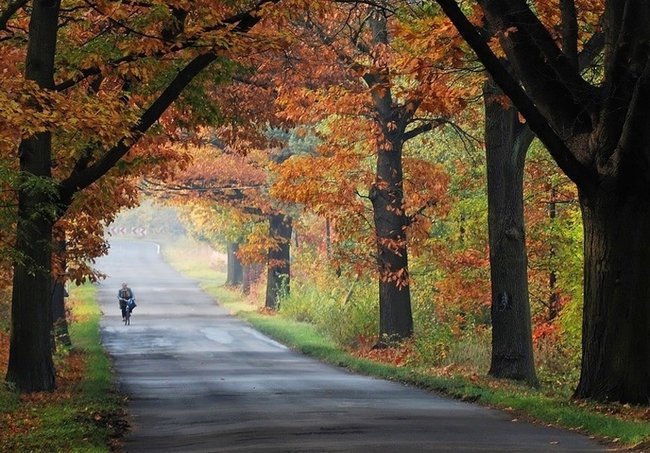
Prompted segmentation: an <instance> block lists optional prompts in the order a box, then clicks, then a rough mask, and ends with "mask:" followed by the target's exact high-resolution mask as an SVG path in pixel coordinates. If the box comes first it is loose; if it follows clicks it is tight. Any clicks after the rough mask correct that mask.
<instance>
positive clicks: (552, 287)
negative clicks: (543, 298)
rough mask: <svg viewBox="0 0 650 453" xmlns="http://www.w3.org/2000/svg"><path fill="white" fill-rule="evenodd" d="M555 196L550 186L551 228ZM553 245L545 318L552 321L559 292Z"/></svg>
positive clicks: (558, 312)
mask: <svg viewBox="0 0 650 453" xmlns="http://www.w3.org/2000/svg"><path fill="white" fill-rule="evenodd" d="M556 196H557V190H556V189H555V187H551V199H550V201H549V203H548V218H549V219H550V220H551V228H552V227H553V224H554V223H555V218H556V217H557V203H556V202H555V197H556ZM555 255H556V254H555V245H554V244H553V243H551V244H550V249H549V259H550V262H551V271H550V272H549V273H548V290H549V296H548V317H547V320H548V321H549V322H552V321H554V320H555V318H557V316H558V315H559V314H560V293H559V291H558V290H557V272H556V271H555Z"/></svg>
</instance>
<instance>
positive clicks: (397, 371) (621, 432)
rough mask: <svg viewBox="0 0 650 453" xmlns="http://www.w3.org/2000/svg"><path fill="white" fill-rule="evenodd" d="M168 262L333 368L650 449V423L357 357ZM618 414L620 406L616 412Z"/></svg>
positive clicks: (180, 256) (501, 384)
mask: <svg viewBox="0 0 650 453" xmlns="http://www.w3.org/2000/svg"><path fill="white" fill-rule="evenodd" d="M163 250H164V253H165V257H166V258H167V260H168V261H169V262H170V263H171V264H172V265H173V266H175V267H176V268H177V269H179V270H180V271H181V272H183V273H185V274H186V275H187V276H189V277H192V278H195V279H197V280H198V281H199V283H200V285H201V286H202V287H203V288H204V289H205V290H206V292H208V293H209V294H211V295H212V296H213V297H215V298H216V299H217V300H218V301H219V303H220V304H222V305H224V306H226V307H228V308H230V309H231V311H233V312H234V313H235V314H237V315H238V316H239V317H241V318H243V319H245V320H247V321H248V322H250V323H251V324H252V325H253V326H254V327H255V328H257V329H258V330H260V331H261V332H263V333H265V334H267V335H269V336H271V337H273V338H274V339H276V340H278V341H280V342H282V343H284V344H286V345H287V346H289V347H291V348H293V349H295V350H297V351H300V352H302V353H303V354H306V355H309V356H313V357H315V358H318V359H320V360H323V361H325V362H327V363H330V364H333V365H336V366H341V367H345V368H347V369H350V370H352V371H354V372H358V373H362V374H367V375H371V376H376V377H380V378H384V379H388V380H393V381H400V382H404V383H409V384H411V385H414V386H417V387H420V388H423V389H427V390H430V391H435V392H438V393H442V394H444V395H448V396H451V397H453V398H457V399H461V400H465V401H472V402H476V403H479V404H482V405H486V406H491V407H496V408H500V409H503V410H506V411H508V412H510V413H512V416H513V418H519V419H530V420H532V421H537V422H541V423H545V424H552V425H555V426H560V427H564V428H569V429H574V430H578V431H580V432H583V433H585V434H588V435H592V436H595V437H598V438H601V439H603V440H609V441H611V442H614V443H616V444H618V445H621V446H626V447H630V446H635V445H636V446H638V445H641V444H643V445H644V446H645V445H648V442H650V423H648V422H647V421H645V420H641V419H633V418H632V419H625V418H620V417H616V416H613V415H607V414H604V413H602V411H599V410H598V407H597V406H598V405H597V404H595V403H584V402H582V403H579V402H574V401H570V400H569V399H568V398H565V397H563V396H561V395H557V394H552V395H549V393H551V392H548V389H546V390H547V391H546V392H545V391H544V390H543V389H541V390H538V389H531V388H529V387H527V386H524V385H520V384H517V383H514V382H507V381H499V380H493V379H488V378H485V377H481V378H479V379H471V378H469V377H466V376H462V375H456V376H450V377H447V376H444V377H441V376H437V375H434V374H432V373H427V372H426V370H422V369H419V368H417V366H414V367H409V366H400V367H397V366H392V365H388V364H383V363H379V362H374V361H371V360H366V359H362V358H358V357H356V356H353V355H351V354H349V353H348V352H346V351H345V350H343V349H342V348H341V347H339V346H338V345H337V344H336V342H334V341H333V340H332V339H331V338H328V337H327V336H325V335H324V334H323V333H321V332H319V331H318V329H317V328H316V326H314V325H312V324H309V323H305V322H299V321H295V320H292V319H289V318H287V317H285V316H282V315H281V314H280V315H276V316H268V315H264V314H261V313H259V312H257V311H255V308H256V307H255V306H254V305H251V304H250V303H247V302H245V301H243V297H242V295H241V294H240V293H238V292H237V291H231V290H229V289H228V288H225V287H223V286H222V284H223V281H225V276H224V275H223V273H222V272H218V270H217V269H210V268H209V267H208V266H206V264H205V261H203V262H202V260H201V259H197V257H196V255H194V254H189V253H187V252H186V251H184V250H185V248H184V247H183V246H178V244H177V245H171V246H166V247H164V249H163ZM612 407H613V408H614V410H615V408H616V406H615V405H614V406H612Z"/></svg>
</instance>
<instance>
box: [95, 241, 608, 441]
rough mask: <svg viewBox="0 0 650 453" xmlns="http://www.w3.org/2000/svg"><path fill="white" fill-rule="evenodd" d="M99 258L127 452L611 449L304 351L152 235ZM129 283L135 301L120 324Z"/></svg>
mask: <svg viewBox="0 0 650 453" xmlns="http://www.w3.org/2000/svg"><path fill="white" fill-rule="evenodd" d="M97 267H98V268H99V269H101V270H102V271H104V272H105V273H107V274H108V275H109V278H108V279H107V280H106V281H105V282H103V283H102V284H101V285H100V286H99V293H98V294H99V299H100V303H101V306H102V311H103V312H104V318H103V321H102V339H103V342H104V344H105V347H106V349H107V350H108V352H109V353H110V355H111V356H112V357H113V359H114V364H115V369H116V372H117V379H118V384H119V387H120V389H121V390H122V391H124V392H125V393H126V394H128V396H129V400H130V402H129V408H128V409H129V412H130V414H131V420H130V422H131V425H132V431H131V433H129V434H128V435H127V437H126V439H125V450H126V451H127V452H321V451H338V452H399V453H404V452H425V451H426V452H444V451H483V452H485V451H492V452H504V451H518V452H524V451H526V452H533V451H534V452H542V451H549V452H558V451H604V450H605V449H604V447H602V446H600V445H598V444H597V443H595V442H594V441H591V440H590V439H588V438H586V437H583V436H580V435H577V434H574V433H570V432H564V431H561V430H556V429H551V428H546V427H542V426H536V425H531V424H527V423H521V422H513V421H511V417H509V416H508V415H507V414H504V413H502V412H499V411H494V410H490V409H485V408H481V407H478V406H475V405H472V404H467V403H462V402H458V401H454V400H448V399H444V398H440V397H438V396H435V395H432V394H429V393H426V392H424V391H420V390H417V389H413V388H409V387H405V386H404V385H401V384H398V383H393V382H387V381H383V380H379V379H373V378H368V377H364V376H357V375H354V374H351V373H349V372H347V371H345V370H342V369H338V368H334V367H331V366H328V365H324V364H322V363H320V362H318V361H315V360H312V359H310V358H306V357H304V356H301V355H299V354H296V353H294V352H292V351H290V350H288V349H287V348H285V347H284V346H282V345H280V344H278V343H276V342H275V341H273V340H271V339H269V338H267V337H265V336H264V335H262V334H260V333H258V332H256V331H255V330H253V329H252V328H251V327H249V326H248V325H247V324H245V323H243V322H241V321H239V320H237V319H235V318H233V317H231V316H229V315H228V314H227V311H226V310H225V309H222V308H221V307H219V306H217V305H216V304H215V303H214V301H213V300H211V299H210V297H208V296H207V295H205V294H204V293H202V292H201V291H200V289H199V288H198V286H197V285H196V284H195V283H194V282H193V281H191V280H188V279H186V278H184V277H183V276H181V275H180V274H178V273H177V272H176V271H174V270H173V269H172V268H171V267H170V266H168V265H167V264H165V263H164V262H163V260H162V258H161V256H160V255H159V254H158V253H157V246H156V245H155V244H153V243H150V242H126V241H124V242H120V241H114V242H113V244H112V246H111V253H110V255H109V256H108V257H105V258H102V259H101V260H100V261H99V262H98V264H97ZM122 281H126V282H128V283H129V284H130V286H131V287H132V288H133V290H134V292H135V296H136V300H137V303H138V307H137V308H136V309H135V311H134V313H133V318H132V324H131V325H130V326H124V325H123V324H122V323H121V316H120V311H119V308H118V304H117V296H116V295H117V290H118V288H119V285H120V283H121V282H122Z"/></svg>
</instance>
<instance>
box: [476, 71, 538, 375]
mask: <svg viewBox="0 0 650 453" xmlns="http://www.w3.org/2000/svg"><path fill="white" fill-rule="evenodd" d="M500 94H501V91H500V90H499V89H498V88H497V87H496V86H495V85H494V83H493V82H492V81H491V80H489V81H488V82H486V84H485V86H484V98H485V116H486V125H485V149H486V159H487V187H488V226H489V243H490V278H491V285H492V306H491V315H492V357H491V362H490V370H489V374H490V375H491V376H494V377H497V378H506V379H515V380H523V381H527V382H529V383H531V384H536V383H537V377H536V374H535V364H534V361H533V344H532V333H531V320H530V304H529V299H528V273H527V272H528V259H527V255H526V236H525V227H524V199H523V177H524V162H525V158H526V151H527V149H528V146H529V145H530V143H531V141H532V134H530V133H529V132H527V129H525V128H524V127H523V126H522V125H521V124H520V123H519V120H518V115H517V111H516V110H515V109H514V108H504V106H503V105H502V104H501V103H500V102H499V100H498V99H497V97H496V96H498V95H500Z"/></svg>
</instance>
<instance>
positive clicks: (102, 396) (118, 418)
mask: <svg viewBox="0 0 650 453" xmlns="http://www.w3.org/2000/svg"><path fill="white" fill-rule="evenodd" d="M72 296H73V298H74V299H75V300H76V301H77V302H76V303H75V305H74V318H75V319H76V322H73V323H71V324H70V327H69V331H70V336H71V340H72V344H73V347H72V349H71V350H68V351H61V350H60V351H59V352H58V353H57V355H56V357H55V362H56V364H57V370H58V376H57V379H58V380H57V383H58V388H57V390H56V391H55V392H54V393H40V394H34V395H29V396H27V397H25V398H21V397H19V396H18V395H17V394H16V393H15V392H12V391H9V390H7V389H4V390H2V391H0V403H1V404H2V409H1V410H0V417H3V418H1V419H0V420H4V421H6V422H7V423H8V424H9V422H11V423H12V424H13V426H14V427H15V428H16V429H15V431H16V432H15V433H14V434H13V435H12V434H11V433H8V432H4V433H2V434H0V439H1V440H2V442H1V443H0V450H3V451H4V450H6V451H71V452H107V451H110V444H111V443H114V442H115V439H117V438H118V437H119V436H120V435H121V434H122V433H123V431H124V428H125V422H124V410H123V401H122V398H121V396H120V395H119V394H118V393H117V392H116V391H115V389H114V386H113V375H112V372H111V364H110V361H109V359H108V357H107V355H106V354H105V353H104V351H103V349H102V347H101V344H100V337H99V320H100V315H101V313H100V310H99V306H98V305H97V303H96V301H95V288H94V287H93V286H92V285H85V286H82V287H78V288H75V289H73V291H72ZM72 382H74V383H72ZM7 402H8V403H9V404H6V403H7Z"/></svg>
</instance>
